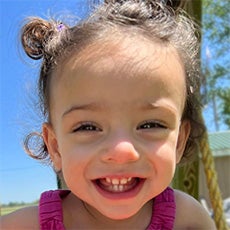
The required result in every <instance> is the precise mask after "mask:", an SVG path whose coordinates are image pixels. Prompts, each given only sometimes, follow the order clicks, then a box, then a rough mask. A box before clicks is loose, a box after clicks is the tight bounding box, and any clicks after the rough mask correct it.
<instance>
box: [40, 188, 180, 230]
mask: <svg viewBox="0 0 230 230" xmlns="http://www.w3.org/2000/svg"><path fill="white" fill-rule="evenodd" d="M69 193H70V191H68V190H54V191H47V192H44V193H42V194H41V198H40V202H39V222H40V229H41V230H65V226H64V223H63V213H62V199H63V198H64V197H66V196H67V195H68V194H69ZM175 213H176V204H175V199H174V191H173V189H171V188H169V187H168V188H166V189H165V190H164V191H163V192H162V193H161V194H159V195H158V196H156V197H155V198H154V202H153V211H152V219H151V222H150V224H149V226H148V228H147V230H172V229H173V225H174V220H175Z"/></svg>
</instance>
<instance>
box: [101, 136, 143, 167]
mask: <svg viewBox="0 0 230 230" xmlns="http://www.w3.org/2000/svg"><path fill="white" fill-rule="evenodd" d="M139 158H140V155H139V153H138V151H137V150H136V149H135V147H134V145H133V144H132V143H131V142H130V141H119V142H117V143H113V144H111V146H110V147H108V148H106V149H105V150H104V153H103V154H102V161H103V162H107V163H116V164H125V163H129V162H134V161H137V160H138V159H139Z"/></svg>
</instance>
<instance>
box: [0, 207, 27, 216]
mask: <svg viewBox="0 0 230 230" xmlns="http://www.w3.org/2000/svg"><path fill="white" fill-rule="evenodd" d="M25 207H28V205H20V206H14V207H9V206H8V207H1V212H0V215H1V216H3V215H6V214H9V213H11V212H14V211H16V210H18V209H20V208H25Z"/></svg>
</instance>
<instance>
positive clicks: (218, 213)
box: [200, 132, 229, 230]
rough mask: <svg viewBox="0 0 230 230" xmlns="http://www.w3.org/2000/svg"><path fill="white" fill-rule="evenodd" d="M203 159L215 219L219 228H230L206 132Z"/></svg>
mask: <svg viewBox="0 0 230 230" xmlns="http://www.w3.org/2000/svg"><path fill="white" fill-rule="evenodd" d="M200 149H201V154H202V161H203V165H204V170H205V174H206V181H207V185H208V190H209V197H210V201H211V204H212V208H213V211H214V221H215V224H216V227H217V229H218V230H229V227H228V224H227V222H226V218H225V214H224V211H223V201H222V197H221V192H220V188H219V185H218V180H217V174H216V170H215V163H214V158H213V156H212V152H211V149H210V147H209V143H208V134H207V132H205V134H204V137H203V138H202V140H201V142H200Z"/></svg>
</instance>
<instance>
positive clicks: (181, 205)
mask: <svg viewBox="0 0 230 230" xmlns="http://www.w3.org/2000/svg"><path fill="white" fill-rule="evenodd" d="M174 191H175V200H176V219H175V229H176V230H177V229H178V230H179V229H197V230H198V229H209V230H212V229H213V230H215V229H216V227H215V224H214V221H213V220H212V219H211V217H210V216H209V214H208V213H207V211H206V210H205V209H204V208H203V207H202V206H201V204H200V203H199V202H198V201H197V200H196V199H194V198H193V197H191V196H189V195H188V194H186V193H184V192H181V191H178V190H174Z"/></svg>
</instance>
